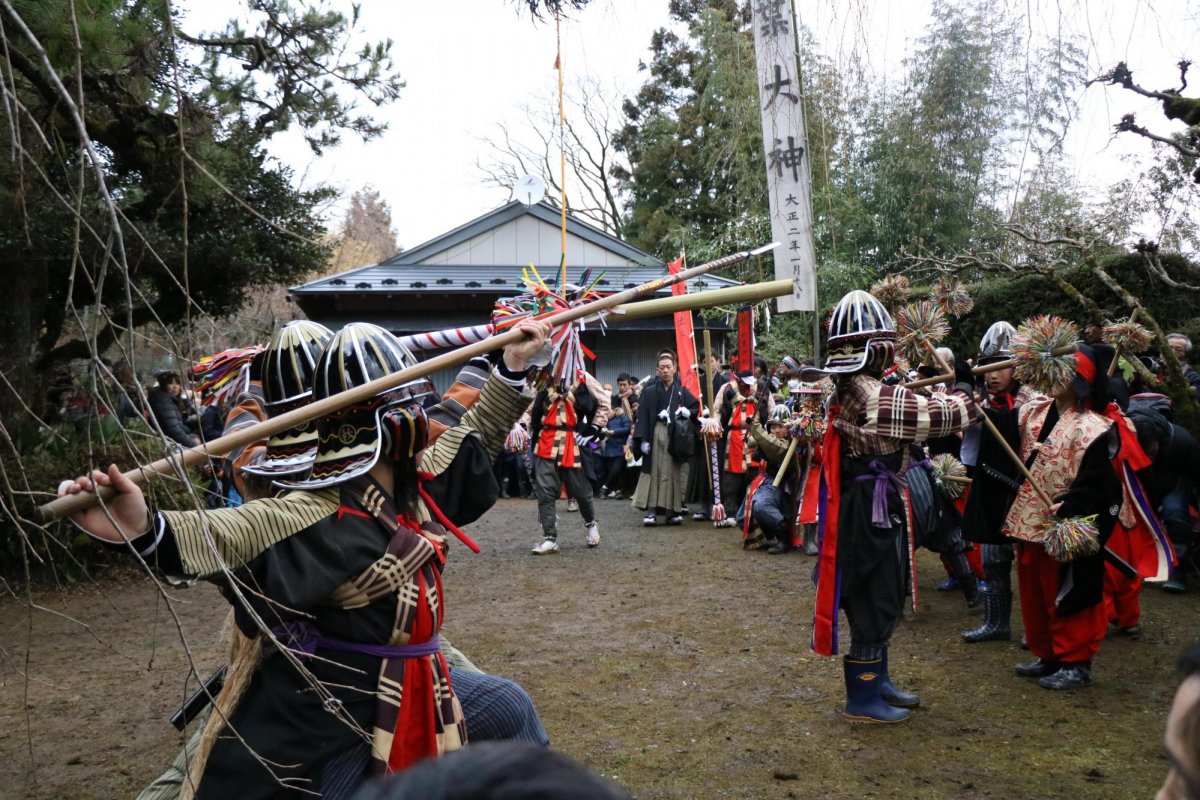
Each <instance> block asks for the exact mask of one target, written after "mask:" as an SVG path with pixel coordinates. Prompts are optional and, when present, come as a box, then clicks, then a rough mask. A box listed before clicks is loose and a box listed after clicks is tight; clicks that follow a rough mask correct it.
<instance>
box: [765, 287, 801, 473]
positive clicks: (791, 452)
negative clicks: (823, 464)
mask: <svg viewBox="0 0 1200 800" xmlns="http://www.w3.org/2000/svg"><path fill="white" fill-rule="evenodd" d="M788 283H791V281H788ZM799 444H800V440H799V439H797V438H796V437H795V436H793V437H792V441H791V443H790V444H788V449H787V455H785V456H784V457H783V463H782V464H780V465H779V471H778V472H776V473H775V480H774V481H773V482H772V483H773V485H774V486H776V487H778V486H779V485H780V484H782V483H783V476H784V475H787V471H788V465H789V464H791V463H792V457H793V456H795V455H796V446H797V445H799Z"/></svg>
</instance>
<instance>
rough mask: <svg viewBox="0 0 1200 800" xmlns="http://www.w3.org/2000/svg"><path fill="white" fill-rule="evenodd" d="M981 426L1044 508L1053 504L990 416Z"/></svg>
mask: <svg viewBox="0 0 1200 800" xmlns="http://www.w3.org/2000/svg"><path fill="white" fill-rule="evenodd" d="M929 352H930V353H932V354H933V357H934V359H935V360H936V361H937V362H938V364H939V365H940V366H941V368H942V369H944V370H947V371H953V370H952V368H951V367H950V365H949V364H947V363H946V359H944V358H942V354H941V353H939V352H938V351H937V348H936V347H934V346H933V345H930V346H929ZM983 426H984V427H985V428H987V429H988V432H989V433H990V434H992V436H993V437H995V439H996V442H997V443H998V444H999V445H1000V446H1001V447H1002V448H1004V452H1005V453H1007V454H1008V457H1009V458H1011V459H1012V462H1013V463H1014V464H1016V465H1017V469H1019V470H1020V471H1021V474H1022V475H1023V476H1025V480H1027V481H1029V486H1030V488H1032V489H1033V491H1034V493H1035V494H1037V496H1038V499H1039V500H1041V501H1042V503H1043V504H1044V505H1045V506H1046V508H1049V507H1050V506H1052V505H1054V503H1053V502H1052V501H1051V500H1050V495H1048V494H1046V490H1045V489H1043V488H1042V487H1041V486H1039V485H1038V484H1037V483H1036V482H1035V481H1034V480H1033V473H1031V472H1030V471H1029V467H1027V466H1025V462H1024V461H1022V460H1021V457H1020V456H1019V455H1017V451H1016V450H1013V449H1012V445H1010V444H1009V443H1008V440H1006V439H1005V438H1004V435H1003V434H1002V433H1000V429H999V428H997V427H996V423H994V422H992V419H991V417H989V416H988V415H987V414H984V415H983Z"/></svg>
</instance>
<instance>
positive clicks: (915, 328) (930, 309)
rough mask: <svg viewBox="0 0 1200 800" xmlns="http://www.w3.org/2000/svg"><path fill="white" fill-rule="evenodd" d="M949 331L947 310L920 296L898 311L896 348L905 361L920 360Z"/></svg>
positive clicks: (916, 361) (918, 361)
mask: <svg viewBox="0 0 1200 800" xmlns="http://www.w3.org/2000/svg"><path fill="white" fill-rule="evenodd" d="M949 333H950V323H949V322H947V321H946V314H945V312H944V311H943V310H942V308H941V306H939V305H938V304H937V303H934V302H933V301H932V300H918V301H917V302H915V303H909V304H908V305H906V306H905V307H904V308H902V309H900V310H899V311H897V312H896V335H897V336H899V337H900V341H899V343H898V344H897V346H896V351H897V353H898V355H899V356H901V357H902V358H903V359H904V360H906V361H909V362H915V363H918V364H919V363H920V362H921V360H922V359H923V358H924V357H926V356H928V355H929V351H930V350H932V349H933V348H935V347H937V346H938V344H940V343H941V341H942V340H943V339H945V338H946V336H947V335H948V334H949Z"/></svg>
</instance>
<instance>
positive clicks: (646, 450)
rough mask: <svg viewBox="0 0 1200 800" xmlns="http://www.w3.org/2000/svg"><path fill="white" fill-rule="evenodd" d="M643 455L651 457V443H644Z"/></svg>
mask: <svg viewBox="0 0 1200 800" xmlns="http://www.w3.org/2000/svg"><path fill="white" fill-rule="evenodd" d="M642 455H644V456H648V455H650V443H649V442H642Z"/></svg>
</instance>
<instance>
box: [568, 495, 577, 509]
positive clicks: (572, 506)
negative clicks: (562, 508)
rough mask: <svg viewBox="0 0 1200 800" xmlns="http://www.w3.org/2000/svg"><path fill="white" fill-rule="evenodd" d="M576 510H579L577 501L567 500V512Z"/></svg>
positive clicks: (570, 498)
mask: <svg viewBox="0 0 1200 800" xmlns="http://www.w3.org/2000/svg"><path fill="white" fill-rule="evenodd" d="M578 510H579V501H577V500H576V499H575V498H574V497H569V498H567V511H578Z"/></svg>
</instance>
